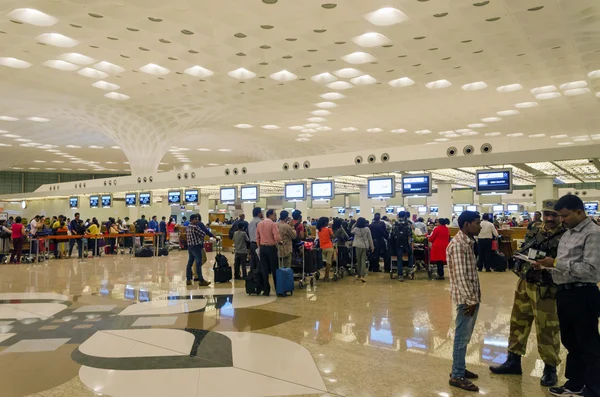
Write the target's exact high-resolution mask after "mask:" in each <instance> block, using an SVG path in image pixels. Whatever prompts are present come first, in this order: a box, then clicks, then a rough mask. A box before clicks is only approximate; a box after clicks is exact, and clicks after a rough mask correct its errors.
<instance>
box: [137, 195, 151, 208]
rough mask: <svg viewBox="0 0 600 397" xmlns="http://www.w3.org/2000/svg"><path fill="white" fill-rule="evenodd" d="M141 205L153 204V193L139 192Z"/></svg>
mask: <svg viewBox="0 0 600 397" xmlns="http://www.w3.org/2000/svg"><path fill="white" fill-rule="evenodd" d="M139 201H140V206H142V207H149V206H151V205H152V193H150V192H143V193H140V194H139Z"/></svg>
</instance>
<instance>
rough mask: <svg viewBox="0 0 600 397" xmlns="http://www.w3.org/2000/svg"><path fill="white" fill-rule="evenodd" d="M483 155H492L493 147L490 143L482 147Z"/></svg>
mask: <svg viewBox="0 0 600 397" xmlns="http://www.w3.org/2000/svg"><path fill="white" fill-rule="evenodd" d="M481 153H483V154H488V153H492V145H490V144H489V143H484V144H483V145H481Z"/></svg>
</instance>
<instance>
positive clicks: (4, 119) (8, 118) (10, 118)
mask: <svg viewBox="0 0 600 397" xmlns="http://www.w3.org/2000/svg"><path fill="white" fill-rule="evenodd" d="M0 120H2V121H17V120H19V119H18V118H16V117H10V116H0Z"/></svg>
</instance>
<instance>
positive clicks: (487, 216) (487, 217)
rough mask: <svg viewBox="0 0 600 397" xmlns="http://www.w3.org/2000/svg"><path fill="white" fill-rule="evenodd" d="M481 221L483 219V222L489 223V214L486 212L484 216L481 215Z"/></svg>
mask: <svg viewBox="0 0 600 397" xmlns="http://www.w3.org/2000/svg"><path fill="white" fill-rule="evenodd" d="M481 219H483V220H484V221H489V220H490V214H488V213H487V212H486V213H485V214H483V215H482V216H481Z"/></svg>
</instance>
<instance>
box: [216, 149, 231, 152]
mask: <svg viewBox="0 0 600 397" xmlns="http://www.w3.org/2000/svg"><path fill="white" fill-rule="evenodd" d="M217 151H218V152H231V149H217Z"/></svg>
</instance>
